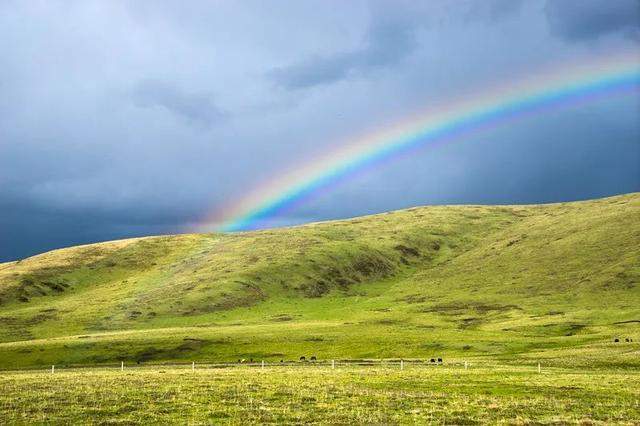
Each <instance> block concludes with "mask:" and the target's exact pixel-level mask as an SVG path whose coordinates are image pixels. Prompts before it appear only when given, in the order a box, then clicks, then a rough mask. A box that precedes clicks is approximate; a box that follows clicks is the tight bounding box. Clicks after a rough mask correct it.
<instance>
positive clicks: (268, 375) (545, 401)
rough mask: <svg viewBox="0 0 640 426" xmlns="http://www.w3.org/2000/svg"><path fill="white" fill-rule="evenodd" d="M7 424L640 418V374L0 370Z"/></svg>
mask: <svg viewBox="0 0 640 426" xmlns="http://www.w3.org/2000/svg"><path fill="white" fill-rule="evenodd" d="M0 390H1V392H0V412H1V413H3V418H4V421H5V422H7V423H55V424H57V423H67V424H69V423H71V424H75V423H102V422H107V421H108V422H111V423H145V424H149V423H154V424H168V423H189V424H205V423H206V424H209V423H231V424H240V423H244V424H246V423H289V424H290V423H304V424H307V423H323V424H326V423H339V424H349V423H351V424H353V423H358V424H363V423H369V424H370V423H377V424H379V423H383V424H390V423H418V424H422V423H442V424H445V423H447V424H486V423H496V422H508V423H520V424H523V423H582V424H589V423H592V422H593V423H607V424H612V423H637V422H638V421H639V420H640V373H639V372H638V371H616V370H610V369H608V370H603V371H598V372H592V371H590V372H577V371H575V370H568V369H561V368H554V369H544V370H543V371H542V373H541V374H538V373H537V372H536V370H535V368H533V367H500V366H496V365H485V364H479V365H472V366H471V368H470V369H469V370H466V371H465V370H464V368H463V367H461V366H439V367H432V366H415V365H408V366H407V367H406V368H405V369H404V370H403V371H400V370H399V368H398V366H397V364H396V365H391V366H387V367H353V366H341V365H339V366H338V367H337V368H336V369H335V370H332V369H331V368H330V367H318V366H306V367H301V366H298V367H267V368H265V369H260V368H259V367H257V368H250V367H236V368H225V369H211V368H203V367H200V366H198V368H197V369H196V371H195V372H192V371H191V368H190V367H186V368H177V367H159V368H153V369H152V368H147V367H143V368H134V369H125V371H124V372H120V371H119V369H92V370H82V369H79V370H71V371H61V372H56V373H55V374H53V375H52V374H50V373H46V372H34V371H31V372H11V373H7V372H5V373H1V374H0Z"/></svg>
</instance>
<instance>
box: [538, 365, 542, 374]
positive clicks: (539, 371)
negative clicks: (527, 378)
mask: <svg viewBox="0 0 640 426" xmlns="http://www.w3.org/2000/svg"><path fill="white" fill-rule="evenodd" d="M541 372H542V371H541V370H540V363H538V374H539V373H541Z"/></svg>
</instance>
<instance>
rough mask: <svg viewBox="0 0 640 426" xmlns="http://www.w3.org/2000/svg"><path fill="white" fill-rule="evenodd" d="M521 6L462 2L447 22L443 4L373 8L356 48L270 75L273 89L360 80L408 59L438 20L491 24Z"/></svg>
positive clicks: (491, 0) (500, 0)
mask: <svg viewBox="0 0 640 426" xmlns="http://www.w3.org/2000/svg"><path fill="white" fill-rule="evenodd" d="M522 4H523V2H522V0H486V1H483V2H477V1H461V2H458V3H456V5H455V6H456V10H457V11H458V13H457V14H454V15H453V16H451V13H450V11H449V9H450V7H451V3H447V2H433V3H431V4H430V5H433V7H432V8H431V7H425V5H418V6H416V4H415V3H411V2H398V1H397V2H386V1H384V2H380V1H378V2H372V3H371V8H370V11H371V17H370V23H369V26H368V28H367V31H366V32H365V35H364V36H363V39H362V41H361V42H360V43H359V44H360V46H359V47H357V48H355V49H352V50H348V51H340V52H337V53H333V54H331V55H325V56H320V55H314V56H310V57H308V58H305V59H304V60H303V61H301V62H297V63H294V64H290V65H288V66H285V67H278V68H276V69H274V70H272V71H271V72H270V73H269V75H270V77H271V78H272V79H273V80H274V81H275V82H276V84H277V85H279V86H281V87H283V88H286V89H291V90H296V89H304V88H310V87H315V86H322V85H328V84H331V83H335V82H337V81H340V80H343V79H345V78H349V77H359V76H363V75H366V74H367V73H370V72H372V71H376V70H380V69H384V68H391V67H393V66H395V65H397V64H399V63H400V62H401V61H403V60H404V59H406V58H407V57H408V56H410V55H411V53H412V52H414V51H415V50H416V49H417V48H418V47H419V46H418V41H417V37H416V33H417V32H418V31H420V30H421V29H424V28H426V27H429V26H437V25H438V24H441V23H442V21H443V20H448V21H451V20H453V21H456V20H460V19H462V20H464V21H467V22H468V21H488V22H495V21H499V20H501V19H504V18H506V17H509V16H511V15H513V14H515V13H517V12H518V11H519V10H520V9H521V7H522Z"/></svg>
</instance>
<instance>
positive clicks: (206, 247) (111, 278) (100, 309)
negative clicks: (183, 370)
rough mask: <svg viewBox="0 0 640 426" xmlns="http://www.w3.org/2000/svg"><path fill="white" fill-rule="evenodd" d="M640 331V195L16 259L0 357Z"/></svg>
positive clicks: (560, 338) (448, 355) (521, 343)
mask: <svg viewBox="0 0 640 426" xmlns="http://www.w3.org/2000/svg"><path fill="white" fill-rule="evenodd" d="M615 339H619V342H615ZM625 339H631V340H633V342H626V341H625ZM638 342H640V194H638V193H634V194H628V195H622V196H616V197H610V198H605V199H600V200H593V201H584V202H572V203H561V204H548V205H528V206H437V207H418V208H412V209H407V210H401V211H395V212H389V213H385V214H379V215H373V216H366V217H359V218H354V219H350V220H341V221H333V222H323V223H315V224H309V225H305V226H299V227H293V228H284V229H273V230H264V231H254V232H244V233H231V234H216V233H213V234H189V235H172V236H159V237H146V238H136V239H129V240H122V241H113V242H105V243H99V244H91V245H86V246H79V247H72V248H66V249H61V250H55V251H52V252H49V253H44V254H41V255H38V256H34V257H31V258H28V259H24V260H21V261H16V262H9V263H4V264H0V369H12V368H25V367H36V366H42V365H48V364H57V365H78V364H105V363H114V362H119V361H120V360H125V361H127V362H139V363H145V362H164V361H179V360H184V361H190V360H198V361H199V360H206V361H235V360H237V359H240V358H246V359H251V358H253V359H256V360H261V359H265V360H268V361H279V360H280V359H298V357H299V356H301V355H306V356H307V357H309V356H310V355H316V356H317V357H318V358H320V359H322V358H325V359H326V358H336V359H339V358H397V357H404V358H429V357H432V356H441V357H444V358H445V359H447V360H451V359H491V360H499V361H501V362H507V363H511V362H512V363H522V362H533V361H537V360H543V361H544V362H545V363H546V364H551V365H568V364H571V365H582V366H585V367H589V366H602V365H609V366H617V367H639V366H640V343H638Z"/></svg>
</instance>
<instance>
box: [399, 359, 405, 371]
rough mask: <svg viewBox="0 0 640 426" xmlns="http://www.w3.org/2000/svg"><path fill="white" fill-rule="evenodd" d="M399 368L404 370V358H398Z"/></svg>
mask: <svg viewBox="0 0 640 426" xmlns="http://www.w3.org/2000/svg"><path fill="white" fill-rule="evenodd" d="M400 370H404V360H403V359H401V360H400Z"/></svg>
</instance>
